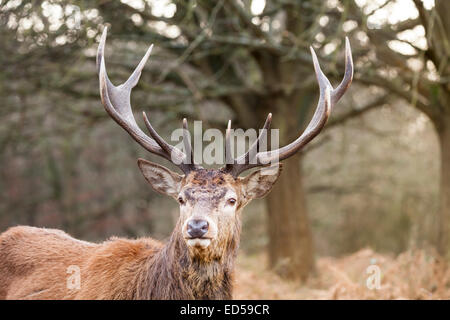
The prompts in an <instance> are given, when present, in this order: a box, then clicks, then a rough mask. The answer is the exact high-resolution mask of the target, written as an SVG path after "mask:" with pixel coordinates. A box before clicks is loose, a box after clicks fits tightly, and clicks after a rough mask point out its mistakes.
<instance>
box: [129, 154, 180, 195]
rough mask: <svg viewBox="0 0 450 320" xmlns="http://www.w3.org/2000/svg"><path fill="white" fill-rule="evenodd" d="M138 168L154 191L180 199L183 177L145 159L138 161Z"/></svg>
mask: <svg viewBox="0 0 450 320" xmlns="http://www.w3.org/2000/svg"><path fill="white" fill-rule="evenodd" d="M138 166H139V169H141V172H142V174H143V175H144V177H145V180H147V181H148V183H150V185H151V186H152V187H153V189H155V190H156V191H158V192H159V193H162V194H167V195H168V196H171V197H174V198H176V197H178V194H179V192H180V187H181V180H182V179H183V176H180V175H179V174H178V173H175V172H173V171H171V170H169V169H167V168H164V167H163V166H160V165H159V164H156V163H153V162H150V161H147V160H144V159H138Z"/></svg>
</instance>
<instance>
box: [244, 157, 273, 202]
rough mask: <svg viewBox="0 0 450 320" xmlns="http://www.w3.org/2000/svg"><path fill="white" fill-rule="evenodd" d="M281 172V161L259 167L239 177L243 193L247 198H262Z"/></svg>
mask: <svg viewBox="0 0 450 320" xmlns="http://www.w3.org/2000/svg"><path fill="white" fill-rule="evenodd" d="M280 173H281V163H278V164H276V165H273V166H270V167H264V168H261V169H259V170H257V171H255V172H253V173H251V174H249V175H248V176H246V177H245V178H241V183H242V187H243V190H244V195H245V197H246V198H247V199H248V200H251V199H257V198H262V197H264V196H265V195H266V194H268V193H269V191H270V190H271V189H272V187H273V185H274V184H275V182H276V181H277V180H278V177H279V176H280Z"/></svg>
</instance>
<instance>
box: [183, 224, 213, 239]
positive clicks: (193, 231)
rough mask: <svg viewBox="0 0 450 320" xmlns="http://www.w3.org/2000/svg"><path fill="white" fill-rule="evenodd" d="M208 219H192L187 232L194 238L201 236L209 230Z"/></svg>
mask: <svg viewBox="0 0 450 320" xmlns="http://www.w3.org/2000/svg"><path fill="white" fill-rule="evenodd" d="M208 228H209V224H208V221H206V220H203V219H192V220H190V221H189V222H188V224H187V233H188V234H189V236H190V237H192V238H200V237H202V236H204V235H205V233H206V232H208Z"/></svg>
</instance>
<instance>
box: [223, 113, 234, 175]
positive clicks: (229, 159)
mask: <svg viewBox="0 0 450 320" xmlns="http://www.w3.org/2000/svg"><path fill="white" fill-rule="evenodd" d="M234 163H235V161H234V159H233V155H232V152H231V120H228V125H227V130H226V132H225V168H232V167H233V166H234Z"/></svg>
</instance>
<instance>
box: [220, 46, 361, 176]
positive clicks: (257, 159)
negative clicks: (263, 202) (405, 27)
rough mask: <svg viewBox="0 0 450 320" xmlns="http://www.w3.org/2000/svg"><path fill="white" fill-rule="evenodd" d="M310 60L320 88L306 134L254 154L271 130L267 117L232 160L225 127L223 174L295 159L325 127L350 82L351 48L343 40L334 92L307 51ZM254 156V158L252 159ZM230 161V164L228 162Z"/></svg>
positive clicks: (351, 66) (351, 71)
mask: <svg viewBox="0 0 450 320" xmlns="http://www.w3.org/2000/svg"><path fill="white" fill-rule="evenodd" d="M310 49H311V55H312V60H313V64H314V70H315V73H316V77H317V81H318V83H319V88H320V97H319V102H318V104H317V108H316V111H315V113H314V116H313V118H312V119H311V122H310V123H309V124H308V126H307V127H306V129H305V131H304V132H303V133H302V134H301V135H300V137H298V138H297V139H296V140H295V141H293V142H291V143H290V144H288V145H287V146H284V147H282V148H280V149H276V150H272V151H265V152H258V153H256V154H255V151H256V149H257V148H258V147H259V145H260V142H261V141H262V139H263V138H264V137H265V136H264V135H267V129H269V127H270V122H271V119H272V114H270V113H269V115H268V116H267V120H266V123H265V124H264V128H263V129H265V130H262V132H261V134H260V135H259V137H258V139H257V140H256V141H255V142H254V143H253V145H252V146H251V147H250V148H249V151H247V153H246V154H244V155H243V156H241V157H239V158H237V159H234V160H232V159H231V156H230V154H231V153H230V150H231V148H230V145H231V142H230V135H231V134H230V130H231V129H230V122H229V123H228V128H227V135H226V150H225V154H226V159H227V164H226V166H225V167H224V170H225V171H227V172H230V173H231V174H232V175H233V176H234V177H237V176H239V174H240V173H242V172H244V171H245V170H248V169H250V168H253V167H258V166H264V165H268V164H270V163H274V162H279V161H281V160H284V159H287V158H289V157H291V156H292V155H294V154H295V153H296V152H298V151H299V150H301V149H302V148H303V147H304V146H305V145H306V144H308V143H309V142H310V141H311V140H313V139H314V138H315V137H316V136H317V135H318V134H319V133H320V131H321V130H322V129H323V127H324V126H325V123H326V122H327V120H328V117H329V115H330V112H331V110H332V109H333V107H334V106H335V104H336V103H337V102H338V101H339V99H340V98H341V97H342V96H343V95H344V93H345V91H347V89H348V88H349V86H350V84H351V82H352V79H353V59H352V51H351V48H350V42H349V40H348V38H347V37H346V38H345V74H344V78H343V79H342V81H341V83H340V84H339V85H338V86H337V87H336V89H333V87H332V86H331V84H330V81H329V80H328V78H327V77H326V76H325V75H324V73H323V72H322V70H321V69H320V65H319V61H318V60H317V56H316V53H315V52H314V49H313V48H312V47H310ZM252 154H254V156H252ZM230 159H231V160H230Z"/></svg>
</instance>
